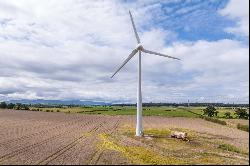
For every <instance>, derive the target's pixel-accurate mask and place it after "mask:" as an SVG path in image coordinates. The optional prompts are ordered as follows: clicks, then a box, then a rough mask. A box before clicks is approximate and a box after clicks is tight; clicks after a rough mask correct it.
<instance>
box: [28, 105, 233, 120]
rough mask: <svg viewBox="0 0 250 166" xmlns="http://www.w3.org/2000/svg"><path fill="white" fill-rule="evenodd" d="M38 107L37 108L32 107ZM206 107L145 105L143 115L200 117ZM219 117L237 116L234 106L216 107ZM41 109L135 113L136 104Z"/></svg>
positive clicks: (50, 110)
mask: <svg viewBox="0 0 250 166" xmlns="http://www.w3.org/2000/svg"><path fill="white" fill-rule="evenodd" d="M31 109H34V110H35V109H37V108H31ZM203 109H205V107H181V106H179V107H169V106H160V107H143V116H166V117H192V118H196V117H200V115H202V114H203ZM216 109H217V111H219V113H218V118H224V114H225V112H231V116H232V117H233V118H236V116H235V114H234V113H235V111H234V109H233V108H222V107H221V108H219V107H217V108H216ZM39 111H45V112H64V113H81V114H94V115H97V114H100V115H135V114H136V107H135V106H123V107H122V106H83V107H72V108H69V107H64V108H39Z"/></svg>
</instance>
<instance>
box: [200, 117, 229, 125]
mask: <svg viewBox="0 0 250 166" xmlns="http://www.w3.org/2000/svg"><path fill="white" fill-rule="evenodd" d="M202 118H203V119H205V120H206V121H210V122H214V123H218V124H221V125H227V122H225V121H223V120H220V119H217V118H211V117H207V116H202Z"/></svg>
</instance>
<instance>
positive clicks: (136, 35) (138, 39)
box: [129, 11, 141, 44]
mask: <svg viewBox="0 0 250 166" xmlns="http://www.w3.org/2000/svg"><path fill="white" fill-rule="evenodd" d="M129 15H130V19H131V22H132V26H133V29H134V32H135V37H136V40H137V43H138V44H139V43H141V41H140V38H139V35H138V33H137V31H136V28H135V23H134V19H133V16H132V14H131V12H130V11H129Z"/></svg>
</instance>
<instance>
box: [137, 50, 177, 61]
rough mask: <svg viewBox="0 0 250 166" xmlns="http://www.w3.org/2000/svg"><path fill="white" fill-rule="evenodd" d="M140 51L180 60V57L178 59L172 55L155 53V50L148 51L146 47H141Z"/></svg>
mask: <svg viewBox="0 0 250 166" xmlns="http://www.w3.org/2000/svg"><path fill="white" fill-rule="evenodd" d="M141 51H142V52H145V53H149V54H155V55H159V56H164V57H167V58H172V59H177V60H181V59H179V58H175V57H172V56H169V55H165V54H161V53H157V52H154V51H149V50H146V49H144V48H143V49H142V50H141Z"/></svg>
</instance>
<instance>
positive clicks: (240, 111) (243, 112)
mask: <svg viewBox="0 0 250 166" xmlns="http://www.w3.org/2000/svg"><path fill="white" fill-rule="evenodd" d="M234 114H235V115H236V116H237V117H238V118H239V119H248V117H249V114H248V113H247V111H246V110H245V109H242V108H238V109H237V110H236V111H235V113H234Z"/></svg>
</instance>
